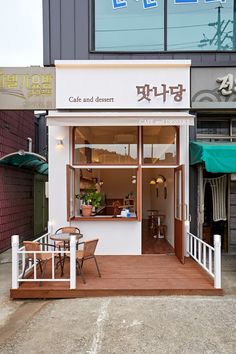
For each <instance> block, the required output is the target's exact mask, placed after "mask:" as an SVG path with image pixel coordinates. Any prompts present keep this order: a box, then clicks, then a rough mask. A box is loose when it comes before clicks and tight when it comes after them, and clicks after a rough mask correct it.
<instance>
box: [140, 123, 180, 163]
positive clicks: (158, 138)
mask: <svg viewBox="0 0 236 354" xmlns="http://www.w3.org/2000/svg"><path fill="white" fill-rule="evenodd" d="M177 137H178V128H177V127H163V126H156V127H143V163H145V164H158V165H163V164H165V165H176V164H177V163H178V153H177V140H178V139H177Z"/></svg>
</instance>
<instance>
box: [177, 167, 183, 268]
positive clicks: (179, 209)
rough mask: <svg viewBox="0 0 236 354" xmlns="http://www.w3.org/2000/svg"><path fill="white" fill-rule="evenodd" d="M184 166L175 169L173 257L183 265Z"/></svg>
mask: <svg viewBox="0 0 236 354" xmlns="http://www.w3.org/2000/svg"><path fill="white" fill-rule="evenodd" d="M184 213H185V204H184V166H183V165H181V166H179V167H177V168H175V255H176V257H177V258H178V259H179V260H180V262H181V263H184V221H185V215H184Z"/></svg>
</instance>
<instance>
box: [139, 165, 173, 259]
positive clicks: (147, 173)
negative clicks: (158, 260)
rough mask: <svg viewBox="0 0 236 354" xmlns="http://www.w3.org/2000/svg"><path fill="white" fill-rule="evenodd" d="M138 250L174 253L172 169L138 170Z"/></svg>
mask: <svg viewBox="0 0 236 354" xmlns="http://www.w3.org/2000/svg"><path fill="white" fill-rule="evenodd" d="M142 199H143V200H142V254H174V252H175V251H174V247H175V244H174V243H175V239H174V169H173V168H143V170H142Z"/></svg>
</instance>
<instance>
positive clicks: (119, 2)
mask: <svg viewBox="0 0 236 354" xmlns="http://www.w3.org/2000/svg"><path fill="white" fill-rule="evenodd" d="M112 2H113V8H114V9H120V8H122V7H127V5H128V2H127V0H112Z"/></svg>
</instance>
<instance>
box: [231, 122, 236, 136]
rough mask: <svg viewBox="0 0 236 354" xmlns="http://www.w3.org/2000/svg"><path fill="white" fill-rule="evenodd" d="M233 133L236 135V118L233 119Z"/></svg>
mask: <svg viewBox="0 0 236 354" xmlns="http://www.w3.org/2000/svg"><path fill="white" fill-rule="evenodd" d="M232 135H236V120H233V121H232Z"/></svg>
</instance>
